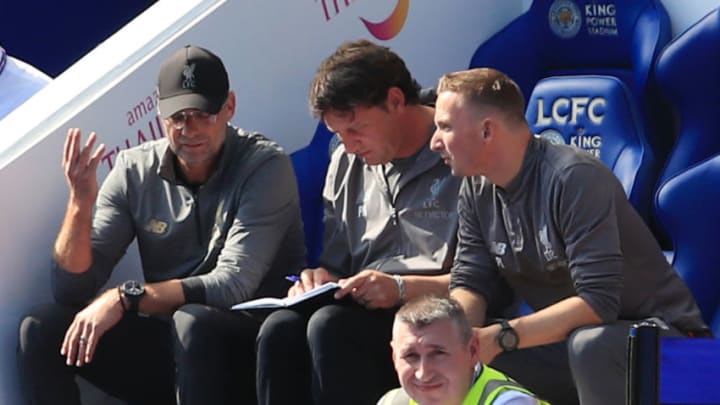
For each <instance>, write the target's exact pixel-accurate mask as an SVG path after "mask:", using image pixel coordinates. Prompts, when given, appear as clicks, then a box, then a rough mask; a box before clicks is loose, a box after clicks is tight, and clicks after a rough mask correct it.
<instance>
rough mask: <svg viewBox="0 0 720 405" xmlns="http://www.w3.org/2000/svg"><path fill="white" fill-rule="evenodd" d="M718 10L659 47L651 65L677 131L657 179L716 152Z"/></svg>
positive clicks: (719, 76) (719, 88)
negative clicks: (668, 105) (654, 64)
mask: <svg viewBox="0 0 720 405" xmlns="http://www.w3.org/2000/svg"><path fill="white" fill-rule="evenodd" d="M718 44H720V9H715V10H714V11H712V12H710V13H709V14H708V15H706V16H705V17H703V18H702V19H701V20H700V21H698V22H697V23H695V24H694V25H692V26H690V27H689V28H688V29H687V30H685V32H683V33H681V34H680V35H678V37H677V38H675V40H673V41H672V43H670V44H668V46H667V47H666V48H665V49H663V51H662V53H661V54H660V56H659V57H658V60H657V65H656V67H655V71H656V76H657V81H658V85H659V86H660V90H661V93H662V95H663V96H664V97H665V98H666V99H667V100H668V102H669V103H671V104H672V106H673V107H674V113H675V116H676V118H677V126H679V128H678V135H677V140H676V142H675V145H674V147H673V149H672V152H671V154H670V156H669V157H668V161H667V165H666V166H665V169H664V170H663V173H662V177H661V182H660V184H662V183H663V182H665V181H666V180H668V179H669V178H671V177H672V176H674V175H676V174H677V173H679V172H681V171H683V170H684V169H686V168H688V167H690V166H692V165H693V164H695V163H697V162H699V161H701V160H703V159H706V158H707V157H709V156H711V155H714V154H715V153H717V152H720V136H719V133H718V130H717V128H718V127H720V114H719V113H718V112H720V74H718V72H720V46H719V45H718Z"/></svg>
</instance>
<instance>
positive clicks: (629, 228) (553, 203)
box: [450, 138, 704, 330]
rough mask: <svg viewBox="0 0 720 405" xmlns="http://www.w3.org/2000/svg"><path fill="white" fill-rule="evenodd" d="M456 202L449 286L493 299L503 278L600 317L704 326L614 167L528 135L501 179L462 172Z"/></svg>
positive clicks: (532, 299)
mask: <svg viewBox="0 0 720 405" xmlns="http://www.w3.org/2000/svg"><path fill="white" fill-rule="evenodd" d="M459 210H460V225H459V227H460V228H459V236H458V249H457V256H456V259H455V264H454V267H453V269H452V280H451V285H450V288H451V289H452V288H458V287H463V288H466V289H469V290H471V291H474V292H476V293H478V294H480V295H482V296H484V297H485V299H486V300H487V301H488V302H489V303H498V302H500V301H503V299H505V298H507V296H503V294H504V292H503V291H504V290H503V289H502V288H501V286H503V285H504V282H503V280H504V281H506V282H507V284H509V285H510V286H511V287H512V289H513V290H514V292H515V293H516V294H517V295H518V296H519V297H520V298H522V299H523V300H525V301H526V302H527V303H528V304H529V305H530V307H532V308H533V309H535V310H539V309H541V308H544V307H546V306H549V305H552V304H554V303H556V302H558V301H560V300H562V299H565V298H568V297H571V296H580V297H581V298H583V299H584V300H585V301H586V302H587V303H588V304H589V305H590V306H591V307H592V308H593V309H594V310H595V312H596V313H597V314H598V315H599V316H600V317H601V318H602V319H603V320H604V321H605V322H612V321H614V320H616V319H627V320H633V319H642V318H645V317H650V316H658V317H660V318H662V319H664V320H665V321H666V322H668V323H670V324H672V325H674V326H675V327H677V328H678V329H680V330H699V329H701V328H703V327H704V324H703V322H702V319H701V316H700V311H699V310H698V307H697V305H696V303H695V300H694V299H693V297H692V296H691V294H690V292H689V290H688V288H687V286H686V285H685V283H684V282H683V281H682V280H681V279H680V277H679V276H678V274H677V273H676V272H675V271H674V270H673V269H672V268H671V267H670V265H669V264H668V263H667V261H666V260H665V257H664V256H663V254H662V251H661V250H660V247H659V245H658V244H657V242H656V240H655V238H654V237H653V235H652V234H651V233H650V231H649V229H648V228H647V226H646V225H645V223H644V222H643V220H642V219H641V218H640V216H639V215H638V214H637V213H636V212H635V210H634V209H633V207H632V206H631V205H630V203H629V202H628V201H627V198H626V196H625V193H624V191H623V188H622V186H621V185H620V183H619V181H618V180H617V178H616V177H615V175H614V174H613V173H612V172H611V171H610V170H609V169H608V168H607V167H606V166H605V165H604V164H602V163H601V162H600V161H599V160H597V159H595V158H594V157H592V156H590V155H589V154H587V153H585V152H582V151H579V150H577V149H574V148H571V147H569V146H564V145H552V144H550V143H549V142H547V141H545V140H542V139H538V138H533V139H532V140H531V141H530V143H529V145H528V148H527V153H526V155H525V159H524V162H523V165H522V168H521V170H520V173H519V174H518V175H517V177H516V178H515V179H514V180H513V181H512V182H511V184H510V185H508V187H507V188H506V189H502V188H500V187H497V186H494V185H493V184H491V183H489V182H488V181H487V180H486V179H485V178H484V177H473V178H468V179H466V180H465V181H464V182H463V185H462V189H461V191H460V203H459ZM501 278H502V279H503V280H501ZM505 291H506V290H505Z"/></svg>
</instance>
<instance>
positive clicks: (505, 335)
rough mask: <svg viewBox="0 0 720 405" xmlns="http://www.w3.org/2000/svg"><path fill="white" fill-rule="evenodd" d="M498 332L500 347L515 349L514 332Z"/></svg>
mask: <svg viewBox="0 0 720 405" xmlns="http://www.w3.org/2000/svg"><path fill="white" fill-rule="evenodd" d="M500 333H501V335H500V339H499V340H500V347H502V349H503V350H515V349H516V348H517V345H518V338H517V335H516V334H515V332H513V331H510V330H504V331H502V332H500Z"/></svg>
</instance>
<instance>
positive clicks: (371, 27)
mask: <svg viewBox="0 0 720 405" xmlns="http://www.w3.org/2000/svg"><path fill="white" fill-rule="evenodd" d="M409 9H410V0H399V1H398V3H397V5H396V6H395V10H393V12H392V14H390V16H389V17H388V18H386V19H385V20H383V21H380V22H377V23H373V22H370V21H368V20H366V19H364V18H362V17H360V20H361V21H362V22H363V24H365V27H366V28H367V29H368V31H370V33H371V34H372V35H373V36H374V37H375V38H377V39H381V40H383V41H386V40H388V39H392V38H393V37H395V36H396V35H397V34H398V33H400V30H402V27H403V25H405V20H407V16H408V10H409Z"/></svg>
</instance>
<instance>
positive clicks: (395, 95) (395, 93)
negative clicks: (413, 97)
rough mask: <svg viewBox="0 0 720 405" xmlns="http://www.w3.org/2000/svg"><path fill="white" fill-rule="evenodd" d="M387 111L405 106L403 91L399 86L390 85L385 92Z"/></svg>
mask: <svg viewBox="0 0 720 405" xmlns="http://www.w3.org/2000/svg"><path fill="white" fill-rule="evenodd" d="M386 105H387V108H388V111H390V112H394V111H398V110H399V109H402V108H404V107H405V93H403V92H402V90H400V88H399V87H395V86H393V87H390V88H389V89H388V94H387V104H386Z"/></svg>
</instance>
